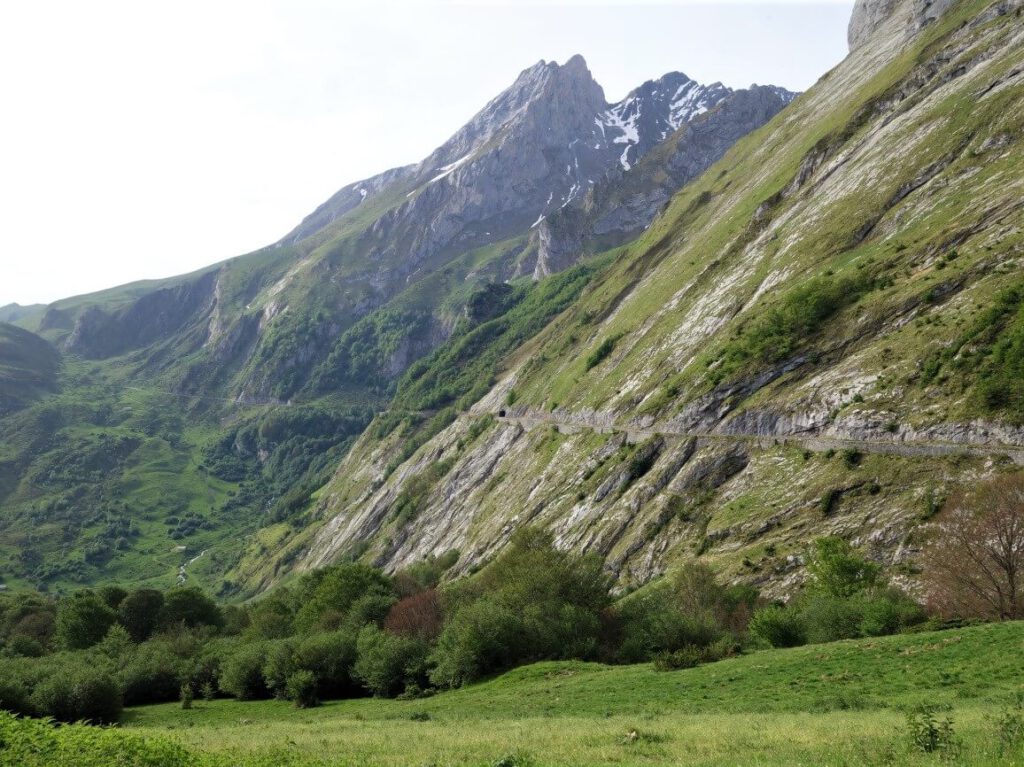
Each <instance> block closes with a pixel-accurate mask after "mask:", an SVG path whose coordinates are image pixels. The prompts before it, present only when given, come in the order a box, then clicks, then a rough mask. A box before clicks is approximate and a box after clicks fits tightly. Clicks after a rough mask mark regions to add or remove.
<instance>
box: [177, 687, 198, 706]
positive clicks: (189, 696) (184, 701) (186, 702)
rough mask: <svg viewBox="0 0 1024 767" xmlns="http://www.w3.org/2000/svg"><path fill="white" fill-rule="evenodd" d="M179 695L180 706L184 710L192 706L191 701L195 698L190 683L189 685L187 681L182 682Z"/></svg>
mask: <svg viewBox="0 0 1024 767" xmlns="http://www.w3.org/2000/svg"><path fill="white" fill-rule="evenodd" d="M179 695H180V697H181V707H182V708H183V709H185V710H186V711H187V710H188V709H190V708H192V702H193V701H194V700H195V699H196V694H195V691H193V689H192V685H190V684H189V683H188V682H186V683H185V684H183V685H182V686H181V692H180V693H179Z"/></svg>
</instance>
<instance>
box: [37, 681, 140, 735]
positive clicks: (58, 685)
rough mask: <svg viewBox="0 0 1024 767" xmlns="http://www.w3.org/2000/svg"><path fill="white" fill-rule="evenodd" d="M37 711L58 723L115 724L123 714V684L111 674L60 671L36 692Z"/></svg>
mask: <svg viewBox="0 0 1024 767" xmlns="http://www.w3.org/2000/svg"><path fill="white" fill-rule="evenodd" d="M31 700H32V706H33V708H35V710H36V712H37V713H39V714H41V715H43V716H49V717H52V718H53V719H56V720H57V721H58V722H79V721H88V722H93V723H94V724H113V723H114V722H116V721H117V720H118V719H119V718H120V716H121V708H122V706H123V702H122V698H121V687H120V685H118V683H117V682H116V681H115V680H114V678H113V677H111V676H110V675H109V674H106V673H103V672H101V671H92V670H82V671H77V672H72V673H70V674H69V673H66V672H64V671H62V670H59V671H57V672H56V673H54V674H53V675H52V676H50V677H48V678H46V679H44V680H43V681H41V682H40V683H39V684H37V685H36V688H35V690H33V692H32V697H31Z"/></svg>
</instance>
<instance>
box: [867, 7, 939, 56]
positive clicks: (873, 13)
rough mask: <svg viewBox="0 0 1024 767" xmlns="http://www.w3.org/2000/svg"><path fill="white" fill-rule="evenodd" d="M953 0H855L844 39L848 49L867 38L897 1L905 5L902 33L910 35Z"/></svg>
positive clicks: (891, 12)
mask: <svg viewBox="0 0 1024 767" xmlns="http://www.w3.org/2000/svg"><path fill="white" fill-rule="evenodd" d="M954 2H955V0H902V2H901V0H857V2H856V3H855V4H854V6H853V15H852V16H851V17H850V27H849V31H848V32H847V39H848V40H849V43H850V50H853V49H854V48H858V47H860V46H861V45H863V44H864V43H865V42H867V41H868V40H869V39H870V38H871V36H872V35H873V34H874V33H875V31H876V30H877V29H878V28H879V27H880V26H882V24H884V23H885V22H886V21H887V20H888V19H889V18H890V17H892V16H893V15H894V13H895V12H896V10H897V8H898V6H900V5H901V4H906V5H909V7H908V8H907V9H906V11H907V12H908V13H909V21H908V22H907V28H906V34H907V35H908V36H909V35H912V34H914V33H916V32H918V31H920V30H921V29H922V28H924V27H925V26H927V25H928V24H930V23H932V22H933V21H935V20H936V19H938V18H939V17H940V16H942V14H944V13H945V12H946V11H948V10H949V9H950V7H952V5H953V3H954Z"/></svg>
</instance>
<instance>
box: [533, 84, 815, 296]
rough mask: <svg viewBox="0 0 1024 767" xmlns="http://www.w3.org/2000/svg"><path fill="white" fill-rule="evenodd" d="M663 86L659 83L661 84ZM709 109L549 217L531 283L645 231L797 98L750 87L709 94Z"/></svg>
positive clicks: (663, 125)
mask: <svg viewBox="0 0 1024 767" xmlns="http://www.w3.org/2000/svg"><path fill="white" fill-rule="evenodd" d="M664 79H666V78H663V80H664ZM647 89H649V88H648V86H645V89H641V92H642V91H643V90H647ZM714 94H715V95H714V98H715V99H717V103H715V104H714V105H713V106H711V107H710V108H707V107H701V108H700V109H701V110H702V111H700V113H699V114H696V115H695V116H693V117H692V118H691V119H690V120H689V121H687V122H686V123H684V124H682V125H680V126H679V127H678V128H676V129H674V130H671V126H672V123H671V122H668V121H662V122H655V123H654V124H655V125H656V126H660V128H658V129H660V130H670V135H669V136H668V138H666V139H665V140H664V141H662V142H661V143H660V144H659V145H658V150H657V152H650V153H649V154H647V155H646V156H645V157H644V158H643V159H641V160H640V161H639V162H638V163H637V164H636V165H634V166H632V167H631V169H630V170H629V171H625V172H615V173H613V174H611V175H610V176H606V177H605V178H604V179H603V180H602V181H599V182H598V183H596V184H594V185H593V186H591V188H590V189H589V190H588V192H587V194H586V195H583V196H582V197H580V198H579V199H576V200H573V201H571V202H570V203H569V204H568V205H566V206H564V207H562V208H561V209H560V210H558V211H555V212H554V213H552V214H551V215H549V216H547V217H546V218H545V220H544V221H542V222H541V223H540V225H539V226H538V229H537V238H536V239H537V246H538V247H537V263H536V268H535V271H534V278H535V279H536V278H539V277H543V276H545V275H547V274H551V273H553V272H555V271H559V270H561V269H564V268H566V267H567V266H569V265H571V264H573V263H575V262H576V261H577V260H578V259H579V258H580V257H581V256H583V255H584V254H586V253H587V252H589V251H593V250H597V249H600V248H607V247H613V246H616V245H619V244H621V243H623V242H626V241H627V240H629V239H630V238H631V237H634V236H636V234H637V233H638V232H641V231H643V230H644V229H645V228H646V227H647V226H648V225H649V224H650V223H651V221H652V220H653V219H654V217H655V216H656V215H657V214H658V212H659V211H661V210H662V209H663V208H664V207H665V205H666V204H667V203H668V201H669V200H670V199H671V197H672V195H674V194H675V193H676V192H677V191H679V190H680V189H681V188H682V187H684V186H685V185H686V184H688V183H689V182H690V181H692V180H693V179H695V178H697V177H698V176H700V174H702V173H703V172H704V171H705V170H707V169H708V168H710V167H711V166H712V165H714V164H715V163H716V162H718V160H720V159H721V158H722V156H723V155H724V154H725V153H726V152H727V151H728V150H729V148H730V147H731V146H732V145H733V144H735V143H736V142H737V141H738V140H739V139H741V138H743V136H745V135H747V134H748V133H750V132H751V131H753V130H756V129H757V128H760V127H761V126H762V125H764V124H765V123H767V122H768V121H769V120H770V119H771V118H772V117H774V116H775V115H776V114H778V113H779V112H780V111H781V110H782V109H783V108H784V107H785V106H786V105H787V104H789V103H790V102H791V101H792V100H793V99H794V98H795V97H796V94H795V93H792V92H790V91H787V90H785V89H783V88H776V87H773V86H760V85H753V86H751V87H750V88H748V89H743V90H739V91H735V92H733V91H729V90H725V89H723V90H721V91H718V90H716V91H714Z"/></svg>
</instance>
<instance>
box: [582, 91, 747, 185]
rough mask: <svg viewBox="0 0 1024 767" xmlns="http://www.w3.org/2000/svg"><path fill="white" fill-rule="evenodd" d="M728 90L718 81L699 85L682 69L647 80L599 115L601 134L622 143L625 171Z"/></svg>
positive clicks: (717, 100) (715, 103) (711, 107)
mask: <svg viewBox="0 0 1024 767" xmlns="http://www.w3.org/2000/svg"><path fill="white" fill-rule="evenodd" d="M731 93H732V90H731V89H730V88H726V87H725V86H724V85H722V83H713V84H711V85H701V84H700V83H698V82H696V81H695V80H691V79H690V78H689V77H687V76H686V75H685V74H683V73H682V72H669V73H668V74H667V75H664V76H663V77H661V78H659V79H657V80H648V81H647V82H645V83H644V84H643V85H641V86H640V87H639V88H636V89H634V90H632V91H630V93H629V94H628V95H627V96H626V98H624V99H623V100H622V101H620V102H618V103H617V104H612V105H611V106H609V108H608V109H607V110H606V111H605V113H604V114H603V115H602V119H601V123H600V126H599V127H600V128H601V131H602V136H603V137H607V138H610V139H611V141H612V142H613V143H615V144H620V145H622V154H621V155H620V157H619V162H620V164H621V166H622V168H623V169H624V170H629V169H630V168H631V167H632V165H633V164H634V163H636V162H637V160H639V159H640V158H641V157H642V156H643V155H645V154H647V152H648V151H650V150H651V149H652V148H653V147H654V146H656V145H657V144H658V143H659V142H660V141H662V140H664V139H665V138H666V137H667V136H668V135H669V134H671V133H673V132H675V131H676V130H678V129H679V128H680V127H681V126H682V125H684V124H685V123H688V122H690V121H691V120H693V119H694V118H696V117H699V116H700V115H702V114H704V113H705V112H707V111H708V110H709V109H713V108H714V107H715V106H716V105H717V104H719V103H720V102H721V101H722V100H723V99H725V98H726V97H727V96H729V95H730V94H731Z"/></svg>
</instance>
